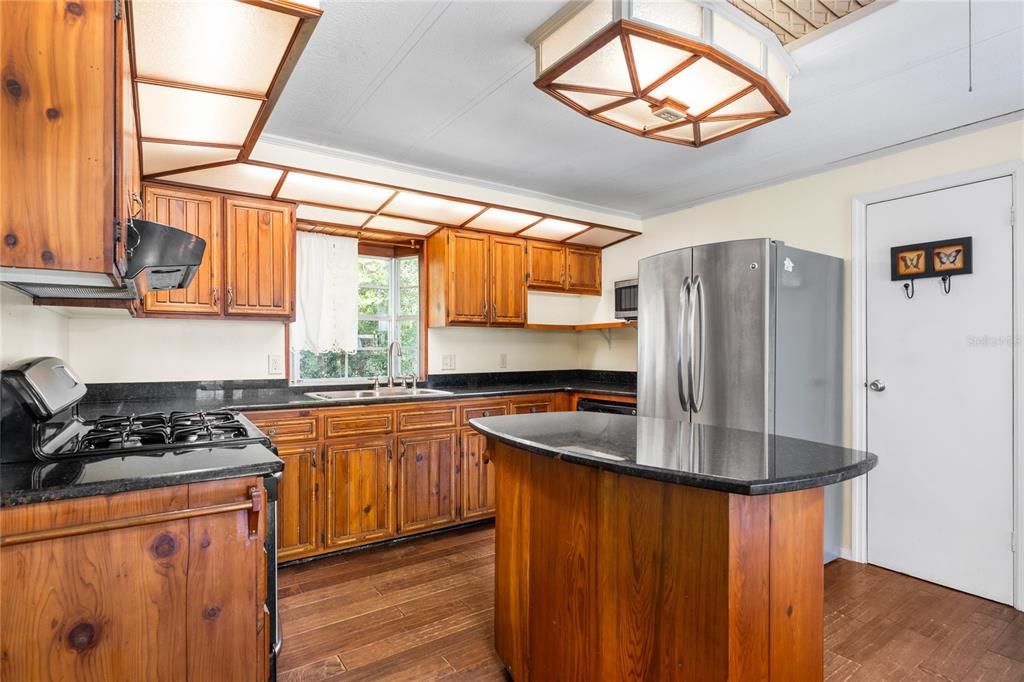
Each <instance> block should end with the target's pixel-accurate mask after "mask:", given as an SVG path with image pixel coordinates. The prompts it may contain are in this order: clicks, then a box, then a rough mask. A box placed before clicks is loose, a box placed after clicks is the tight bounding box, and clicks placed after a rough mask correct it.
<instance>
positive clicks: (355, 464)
mask: <svg viewBox="0 0 1024 682" xmlns="http://www.w3.org/2000/svg"><path fill="white" fill-rule="evenodd" d="M393 481H394V469H393V467H392V441H391V438H387V437H385V438H367V439H364V440H359V441H351V442H347V443H334V444H329V445H327V446H326V450H325V452H324V490H325V493H326V494H325V496H324V497H325V505H324V548H325V549H340V548H342V547H348V546H350V545H357V544H361V543H364V542H373V541H375V540H383V539H385V538H389V537H391V536H393V535H394V534H395V531H396V528H395V513H394V503H393V499H392V494H391V493H392V491H393V490H394V482H393Z"/></svg>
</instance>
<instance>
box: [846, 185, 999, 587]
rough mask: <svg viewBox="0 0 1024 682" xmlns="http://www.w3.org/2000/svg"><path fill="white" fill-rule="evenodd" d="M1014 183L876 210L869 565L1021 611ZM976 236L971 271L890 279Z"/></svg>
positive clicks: (871, 270) (872, 219)
mask: <svg viewBox="0 0 1024 682" xmlns="http://www.w3.org/2000/svg"><path fill="white" fill-rule="evenodd" d="M1012 196H1013V194H1012V182H1011V179H1010V178H1009V177H1004V178H997V179H994V180H986V181H984V182H977V183H972V184H968V185H961V186H958V187H950V188H948V189H943V190H940V191H935V192H928V193H925V194H919V195H915V196H909V197H904V198H901V199H896V200H892V201H885V202H879V203H876V204H870V205H869V206H868V207H867V212H866V217H867V220H866V231H867V244H866V246H867V251H866V253H867V264H866V267H867V272H866V276H867V279H866V282H867V284H866V287H867V295H866V305H867V310H866V314H867V373H868V374H867V377H866V379H867V381H868V382H871V381H875V380H878V381H881V382H883V383H884V390H882V391H875V390H871V389H870V388H865V391H866V395H867V447H868V450H869V451H871V452H874V453H875V454H877V455H878V467H877V468H876V469H875V470H874V471H872V472H871V473H870V474H869V475H868V561H869V562H870V563H872V564H877V565H879V566H883V567H885V568H889V569H892V570H895V571H899V572H901V573H906V574H909V575H913V576H917V577H919V578H922V579H924V580H928V581H931V582H935V583H939V584H941V585H946V586H948V587H952V588H954V589H957V590H962V591H964V592H969V593H971V594H976V595H980V596H982V597H986V598H988V599H993V600H995V601H999V602H1003V603H1011V602H1012V600H1013V583H1012V575H1013V554H1012V550H1011V544H1010V543H1011V530H1012V527H1013V414H1012V410H1013V402H1012V397H1013V396H1012V377H1013V343H1012V334H1013V311H1012V304H1013V298H1012V287H1013V260H1012V253H1013V236H1012V231H1011V228H1010V211H1011V207H1012ZM966 236H970V237H973V246H974V261H973V262H974V268H973V269H974V273H973V274H969V275H961V276H957V277H952V278H951V282H950V293H949V294H945V293H944V292H943V289H942V285H941V282H940V280H939V279H938V278H934V279H918V280H916V282H915V283H914V297H913V299H911V300H907V298H906V296H905V295H904V288H903V283H902V282H893V281H890V272H889V249H890V247H892V246H898V245H902V244H912V243H917V242H929V241H936V240H940V239H947V238H957V237H966Z"/></svg>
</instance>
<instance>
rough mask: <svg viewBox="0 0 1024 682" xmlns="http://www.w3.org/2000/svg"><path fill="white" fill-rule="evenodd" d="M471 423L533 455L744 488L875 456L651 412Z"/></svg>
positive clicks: (805, 483) (771, 488) (789, 485)
mask: <svg viewBox="0 0 1024 682" xmlns="http://www.w3.org/2000/svg"><path fill="white" fill-rule="evenodd" d="M469 423H470V426H472V427H473V428H475V429H476V430H477V431H479V432H480V433H482V434H484V435H486V436H488V437H490V438H494V439H496V440H498V441H499V442H501V443H505V444H506V445H510V446H512V447H515V448H519V449H522V450H526V451H528V452H531V453H534V454H538V455H543V456H547V457H554V458H556V459H560V460H563V461H565V462H570V463H573V464H582V465H584V466H590V467H596V468H600V469H605V470H608V471H614V472H616V473H620V474H626V475H629V476H637V477H641V478H649V479H653V480H657V481H663V482H666V483H676V484H680V485H687V486H692V487H697V488H707V489H710V490H718V491H722V492H727V493H738V494H741V495H766V494H772V493H782V492H790V491H794V490H803V489H805V488H817V487H821V486H826V485H831V484H833V483H839V482H840V481H845V480H847V479H850V478H855V477H857V476H861V475H863V474H866V473H867V472H868V471H870V470H871V469H873V468H874V467H875V465H876V464H877V463H878V458H877V457H876V456H875V455H873V454H871V453H869V452H862V451H859V450H851V449H849V448H844V447H839V446H835V445H827V444H824V443H816V442H813V441H807V440H800V439H797V438H787V437H783V436H774V435H771V434H766V433H760V432H755V431H743V430H740V429H729V428H722V427H715V426H705V425H702V424H691V423H690V422H683V421H677V420H673V419H659V418H654V417H633V416H629V415H621V414H602V413H595V412H552V413H547V414H525V415H513V416H504V417H484V418H479V419H473V420H470V422H469Z"/></svg>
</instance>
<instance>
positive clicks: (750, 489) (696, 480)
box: [469, 419, 878, 495]
mask: <svg viewBox="0 0 1024 682" xmlns="http://www.w3.org/2000/svg"><path fill="white" fill-rule="evenodd" d="M469 425H470V426H471V427H472V428H473V429H475V430H476V431H478V432H479V433H482V434H483V435H485V436H487V437H489V438H494V439H495V440H497V441H498V442H500V443H504V444H505V445H511V446H512V447H515V448H519V449H520V450H525V451H527V452H530V453H532V454H535V455H542V456H545V457H551V458H553V459H558V460H561V461H563V462H568V463H570V464H580V465H583V466H588V467H592V468H595V469H603V470H605V471H610V472H613V473H619V474H625V475H627V476H636V477H638V478H647V479H651V480H654V481H660V482H662V483H674V484H676V485H685V486H690V487H693V488H705V489H707V490H717V491H719V492H724V493H734V494H738V495H771V494H775V493H788V492H793V491H796V490H806V489H807V488H821V487H824V486H827V485H832V484H834V483H841V482H842V481H846V480H849V479H851V478H856V477H858V476H862V475H864V474H866V473H867V472H869V471H871V470H872V469H873V468H875V465H876V464H878V457H877V455H874V454H872V453H867V454H868V457H867V458H866V459H864V460H862V461H860V462H857V463H856V464H852V465H850V466H847V467H843V468H842V469H838V470H827V471H822V472H815V474H814V475H813V476H801V477H790V478H785V477H783V478H778V479H766V480H759V481H746V482H745V481H737V480H736V479H731V478H723V477H720V476H709V475H702V474H694V473H688V472H682V471H670V470H668V469H661V468H658V467H648V466H644V465H642V464H636V463H635V462H629V461H615V460H610V459H604V458H602V457H588V456H586V455H582V454H579V453H576V452H570V451H568V450H563V449H561V448H557V447H553V446H548V445H544V444H542V443H537V442H535V441H530V440H525V439H522V438H516V437H514V436H510V435H508V434H506V433H502V432H499V431H495V430H493V429H489V428H487V427H486V426H483V425H481V424H480V423H479V420H477V419H471V420H469Z"/></svg>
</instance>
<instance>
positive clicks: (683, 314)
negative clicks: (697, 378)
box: [676, 275, 692, 412]
mask: <svg viewBox="0 0 1024 682" xmlns="http://www.w3.org/2000/svg"><path fill="white" fill-rule="evenodd" d="M690 294H691V284H690V277H689V275H687V276H686V277H684V278H683V286H682V287H680V288H679V324H678V329H677V340H678V343H679V362H678V363H676V378H677V379H678V381H679V399H680V402H681V403H682V404H683V409H684V410H686V411H687V412H689V410H690V394H689V393H688V391H687V387H686V386H687V377H688V376H689V369H690V365H691V364H692V360H691V350H692V349H691V347H690V343H691V339H692V337H691V336H690V335H689V334H688V329H689V325H688V324H687V321H688V318H689V311H690ZM684 364H685V365H686V374H684V373H683V372H684V370H683V365H684ZM690 383H691V384H692V382H690Z"/></svg>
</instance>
